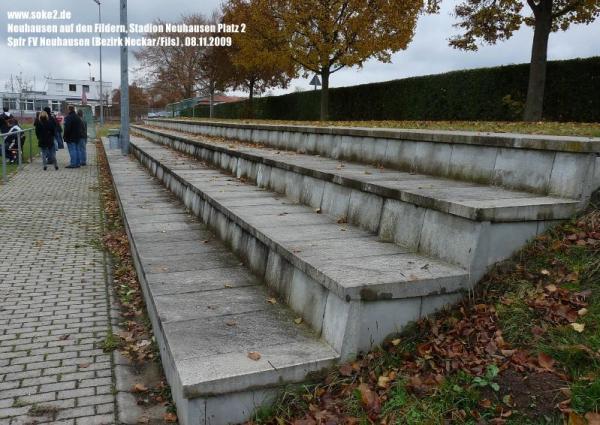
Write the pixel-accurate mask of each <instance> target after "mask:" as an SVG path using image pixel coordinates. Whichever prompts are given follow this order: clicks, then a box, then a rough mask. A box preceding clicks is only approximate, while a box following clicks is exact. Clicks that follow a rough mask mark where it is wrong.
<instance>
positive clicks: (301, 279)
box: [131, 138, 469, 358]
mask: <svg viewBox="0 0 600 425" xmlns="http://www.w3.org/2000/svg"><path fill="white" fill-rule="evenodd" d="M131 148H132V152H133V154H134V155H135V156H136V157H137V158H138V159H139V160H140V162H141V163H142V164H143V165H144V166H146V167H147V168H148V170H149V171H150V173H151V174H152V175H155V176H157V177H158V178H159V179H160V180H162V182H163V184H164V185H165V186H166V187H168V188H169V190H171V191H172V192H173V193H175V194H176V195H177V196H178V197H179V198H180V199H182V200H183V201H184V203H185V205H186V206H187V207H188V208H189V209H190V210H191V211H192V212H193V213H194V215H196V216H197V217H199V218H200V219H201V220H202V222H204V223H206V224H207V225H208V227H209V228H210V229H211V230H212V231H214V233H215V235H216V236H217V238H218V239H220V240H223V241H225V243H226V244H227V245H228V247H229V248H230V249H231V250H232V251H233V252H235V253H236V254H238V256H239V257H240V259H241V261H242V262H243V263H244V264H245V265H246V266H247V267H248V268H249V269H251V270H252V271H253V272H254V274H256V275H257V276H258V277H259V278H260V279H264V280H265V281H266V283H267V285H268V287H269V288H270V289H271V290H273V291H274V292H275V293H277V294H278V296H279V298H280V300H281V301H282V302H285V303H286V304H287V305H289V306H290V307H291V308H292V309H293V310H294V311H295V312H296V314H297V315H299V316H300V317H302V318H303V320H304V322H305V323H307V324H309V325H310V326H311V328H312V329H313V330H314V331H316V332H317V333H319V334H320V335H321V337H322V338H324V339H325V340H326V341H328V342H329V343H330V344H331V345H332V346H333V348H335V350H336V351H338V352H339V353H340V354H341V357H342V358H349V357H352V356H353V355H355V354H356V353H357V352H358V351H359V350H366V349H369V348H371V347H372V346H373V345H374V344H378V343H380V342H381V341H382V340H383V338H384V337H385V336H386V335H387V334H385V332H386V331H387V330H390V329H392V330H393V329H401V328H403V327H404V326H406V325H407V324H408V323H409V322H411V321H414V320H417V319H418V318H420V317H422V316H423V315H427V314H430V313H431V312H433V311H434V310H435V309H438V308H441V307H442V306H444V305H445V304H446V303H448V302H450V300H456V299H457V298H458V297H460V292H461V291H462V290H463V289H465V288H467V287H468V286H469V275H468V273H467V272H466V270H465V269H464V268H461V267H456V266H452V265H450V264H447V263H444V262H440V261H438V260H436V259H434V258H431V257H426V256H421V255H417V254H414V253H410V252H407V250H406V249H405V248H403V247H401V246H399V245H396V244H392V243H385V242H382V241H380V240H378V238H377V237H376V236H374V235H372V234H370V233H369V232H367V231H363V230H360V229H358V228H356V227H353V226H349V225H347V224H344V223H337V222H336V220H335V219H332V218H330V217H327V216H324V215H322V214H317V213H315V211H314V210H312V209H311V208H310V207H307V206H304V205H300V204H297V203H293V202H290V201H289V200H288V199H287V198H283V197H281V196H280V195H278V194H276V193H273V192H268V191H265V190H257V189H256V187H254V186H252V185H249V184H245V183H243V182H241V181H240V180H238V179H235V178H232V177H231V176H228V175H227V174H220V175H215V174H214V172H211V171H210V168H208V167H206V166H205V165H203V164H202V163H199V162H197V161H195V160H194V159H192V158H189V157H185V156H182V155H180V154H178V153H177V152H176V151H172V150H170V149H167V148H165V147H161V146H158V145H156V144H154V143H151V142H149V141H146V140H144V139H140V138H132V140H131ZM290 217H291V218H292V220H290ZM294 219H295V220H294ZM143 225H145V224H143ZM190 225H192V224H190ZM144 234H145V233H141V235H144ZM167 234H168V233H167ZM207 238H208V236H207ZM189 257H190V258H192V259H193V258H194V255H189ZM169 259H170V257H169ZM169 261H170V260H169ZM166 263H168V261H166ZM188 263H190V265H189V267H190V268H197V269H198V270H199V269H201V268H202V266H201V265H196V264H195V263H194V262H193V261H190V262H188ZM164 267H170V266H169V265H168V264H165V265H164ZM159 271H160V270H157V272H159ZM177 273H180V272H177ZM160 276H161V279H160V281H161V282H164V281H165V279H166V277H168V274H165V273H164V272H163V273H160ZM180 276H184V277H185V278H186V279H188V282H189V284H190V285H192V287H193V285H195V284H196V283H195V282H194V279H193V277H192V276H191V275H190V274H187V272H186V274H184V275H180ZM151 278H152V276H150V279H151ZM150 282H151V281H150ZM241 285H242V286H243V285H245V284H241ZM164 288H165V285H163V286H162V287H161V289H163V290H164ZM184 288H185V285H181V286H179V287H178V288H177V291H178V292H181V291H184V290H185V289H184ZM381 300H385V301H386V302H385V303H382V304H379V303H378V301H381ZM215 304H218V303H215ZM406 305H411V308H409V309H407V308H406V307H405V306H406ZM379 306H381V307H382V308H383V307H384V306H385V309H384V310H382V309H381V308H379ZM393 306H395V307H396V308H393ZM217 308H218V307H217ZM171 314H172V313H171ZM383 317H385V324H383V323H381V324H378V323H379V322H382V320H383ZM361 323H363V324H365V323H368V324H367V325H364V326H361V325H360V324H361ZM202 332H204V330H203V331H202Z"/></svg>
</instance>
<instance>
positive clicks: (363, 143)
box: [147, 120, 600, 201]
mask: <svg viewBox="0 0 600 425" xmlns="http://www.w3.org/2000/svg"><path fill="white" fill-rule="evenodd" d="M147 123H149V124H151V125H155V126H160V127H162V128H170V129H173V130H180V131H186V132H190V133H195V134H204V135H210V136H220V137H226V138H229V139H238V140H242V141H247V142H253V143H261V144H265V145H267V146H270V147H273V148H276V149H287V150H295V151H297V152H298V153H309V154H313V155H321V156H326V157H329V158H335V159H339V160H346V161H360V162H365V163H374V164H381V165H384V166H388V167H391V168H396V169H399V170H403V171H408V172H418V173H425V174H432V175H436V176H441V177H449V178H452V179H457V180H464V181H474V182H479V183H485V184H494V185H501V186H504V187H507V188H510V189H518V190H526V191H533V192H536V193H541V194H544V195H547V194H553V195H556V196H560V197H566V198H574V199H575V198H577V199H579V198H581V199H582V200H584V201H585V200H587V199H588V198H589V196H590V194H591V191H593V190H594V187H593V186H595V187H596V188H597V187H598V185H599V184H600V182H599V181H598V179H596V178H595V177H594V175H595V173H596V174H597V171H595V168H596V167H597V165H596V164H595V162H596V157H597V155H598V153H599V152H600V139H598V138H583V137H562V136H538V135H522V134H508V133H506V134H504V133H503V134H491V133H473V132H455V131H426V130H401V129H374V128H369V129H365V128H342V127H308V126H278V125H258V124H236V123H215V122H200V121H192V120H149V121H147ZM475 157H476V158H477V161H473V159H474V158H475ZM524 170H527V171H528V173H524Z"/></svg>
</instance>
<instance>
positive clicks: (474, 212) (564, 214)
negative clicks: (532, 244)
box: [131, 125, 580, 222]
mask: <svg viewBox="0 0 600 425" xmlns="http://www.w3.org/2000/svg"><path fill="white" fill-rule="evenodd" d="M131 128H132V130H137V131H140V132H142V133H143V132H148V133H151V134H155V135H158V136H162V137H168V138H171V139H172V140H176V141H180V142H182V143H187V144H192V145H195V146H200V147H202V148H204V149H209V150H213V151H215V152H219V153H225V154H227V155H230V156H232V157H237V158H242V159H245V160H248V161H251V162H255V163H259V164H265V165H268V166H271V167H276V168H279V169H282V170H285V171H290V172H293V173H296V174H300V175H303V176H309V177H312V178H315V179H318V180H323V181H325V182H329V183H334V184H338V185H340V186H343V187H347V188H350V189H355V190H359V191H362V192H365V193H372V194H374V195H378V196H382V197H384V198H390V199H396V200H398V201H402V202H407V203H411V204H413V205H417V206H420V207H423V208H429V209H433V210H437V211H440V212H443V213H447V214H451V215H455V216H458V217H463V218H466V219H469V220H472V221H491V222H513V221H518V222H522V221H538V220H546V219H548V217H552V219H567V218H570V217H571V216H572V215H573V214H574V213H575V212H577V211H578V208H579V206H580V201H578V200H570V199H566V198H556V199H562V200H564V202H561V203H557V204H552V205H549V204H542V205H528V206H507V207H494V208H478V207H472V206H469V205H465V204H460V203H456V202H451V201H447V200H441V199H437V198H434V197H431V196H426V195H422V194H417V193H412V192H410V191H406V190H401V189H392V188H389V187H385V186H381V185H379V184H377V182H369V181H362V180H360V179H356V178H351V177H347V176H341V175H338V174H335V173H329V172H325V171H318V170H315V169H311V168H306V167H301V166H297V165H292V164H288V163H286V162H284V161H279V160H276V159H272V158H265V157H263V156H259V155H255V154H252V153H248V152H241V151H238V150H234V149H227V148H225V147H221V146H215V145H212V144H210V143H204V142H201V141H198V140H192V139H188V138H185V137H182V136H177V135H174V134H170V133H167V132H163V131H160V130H156V129H149V128H146V127H143V126H138V125H132V126H131ZM532 196H536V197H539V196H540V195H535V194H532ZM548 198H552V197H550V196H549V197H548Z"/></svg>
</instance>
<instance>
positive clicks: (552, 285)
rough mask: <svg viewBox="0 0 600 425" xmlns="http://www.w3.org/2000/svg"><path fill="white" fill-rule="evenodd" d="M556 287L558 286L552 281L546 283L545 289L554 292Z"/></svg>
mask: <svg viewBox="0 0 600 425" xmlns="http://www.w3.org/2000/svg"><path fill="white" fill-rule="evenodd" d="M557 289H558V288H557V287H556V285H554V284H553V283H551V284H550V285H546V291H548V292H550V293H553V292H556V290H557Z"/></svg>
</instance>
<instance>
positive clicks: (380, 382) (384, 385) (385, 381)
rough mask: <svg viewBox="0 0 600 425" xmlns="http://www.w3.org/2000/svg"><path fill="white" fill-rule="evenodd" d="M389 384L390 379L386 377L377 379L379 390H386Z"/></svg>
mask: <svg viewBox="0 0 600 425" xmlns="http://www.w3.org/2000/svg"><path fill="white" fill-rule="evenodd" d="M389 383H390V378H389V377H388V376H383V375H382V376H380V377H379V378H378V379H377V386H378V387H379V388H387V386H388V384H389Z"/></svg>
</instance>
